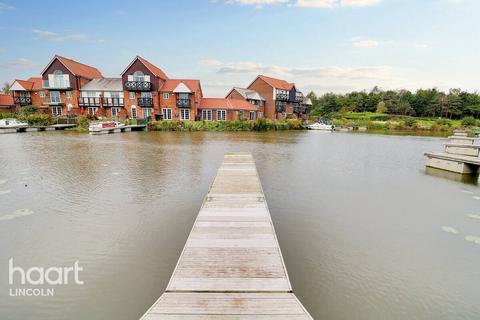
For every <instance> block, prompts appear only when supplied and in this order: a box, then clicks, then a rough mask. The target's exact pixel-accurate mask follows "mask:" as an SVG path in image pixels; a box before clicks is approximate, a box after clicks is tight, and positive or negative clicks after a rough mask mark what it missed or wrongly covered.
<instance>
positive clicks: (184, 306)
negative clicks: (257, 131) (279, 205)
mask: <svg viewBox="0 0 480 320" xmlns="http://www.w3.org/2000/svg"><path fill="white" fill-rule="evenodd" d="M159 319H237V320H238V319H285V320H286V319H294V320H300V319H313V318H312V317H311V316H310V314H309V313H308V311H307V310H306V309H305V308H304V306H303V305H302V304H301V302H300V301H299V300H298V299H297V297H296V296H295V295H294V294H293V291H292V286H291V284H290V280H289V278H288V273H287V269H286V267H285V263H284V261H283V257H282V253H281V250H280V246H279V244H278V241H277V237H276V234H275V229H274V226H273V223H272V219H271V216H270V212H269V210H268V206H267V202H266V200H265V195H264V193H263V189H262V186H261V182H260V178H259V175H258V172H257V169H256V166H255V162H254V160H253V156H252V155H251V154H250V153H227V154H225V155H224V159H223V162H222V164H221V166H220V168H219V169H218V171H217V174H216V177H215V179H214V181H213V184H212V185H211V186H210V190H209V192H208V194H207V195H206V197H205V199H204V201H203V204H202V207H201V209H200V211H199V214H198V216H197V218H196V220H195V223H194V225H193V228H192V230H191V232H190V234H189V236H188V239H187V242H186V244H185V246H184V248H183V251H182V253H181V255H180V258H179V260H178V262H177V265H176V267H175V270H174V272H173V274H172V276H171V278H170V281H169V283H168V285H167V288H166V290H165V292H164V293H163V294H162V295H161V296H160V298H159V299H158V300H157V301H156V302H155V303H154V304H153V305H152V307H151V308H150V309H149V310H148V311H147V312H146V313H145V314H144V315H143V316H142V317H141V320H159Z"/></svg>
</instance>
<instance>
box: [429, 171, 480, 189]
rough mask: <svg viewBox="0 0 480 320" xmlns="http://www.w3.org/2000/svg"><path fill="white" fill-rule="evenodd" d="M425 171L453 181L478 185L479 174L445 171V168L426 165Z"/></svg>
mask: <svg viewBox="0 0 480 320" xmlns="http://www.w3.org/2000/svg"><path fill="white" fill-rule="evenodd" d="M425 173H426V174H428V175H430V176H434V177H439V178H442V179H449V180H452V181H457V182H462V183H465V184H473V185H478V175H469V174H459V173H455V172H450V171H445V170H440V169H437V168H430V167H426V169H425Z"/></svg>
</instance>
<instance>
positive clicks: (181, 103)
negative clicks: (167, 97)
mask: <svg viewBox="0 0 480 320" xmlns="http://www.w3.org/2000/svg"><path fill="white" fill-rule="evenodd" d="M177 108H190V99H177Z"/></svg>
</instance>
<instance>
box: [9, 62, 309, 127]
mask: <svg viewBox="0 0 480 320" xmlns="http://www.w3.org/2000/svg"><path fill="white" fill-rule="evenodd" d="M10 91H11V95H10V96H5V95H3V96H2V95H0V108H2V110H10V111H13V110H19V109H20V108H21V107H22V106H28V105H32V106H37V107H38V108H39V109H40V110H41V111H43V112H48V113H51V114H53V115H55V116H74V115H79V114H88V115H92V116H98V117H112V118H116V119H121V120H123V119H147V118H149V119H155V120H206V121H209V120H237V119H240V118H243V119H248V120H255V119H257V118H262V117H265V118H268V119H272V120H281V119H284V118H286V117H287V116H289V115H290V116H293V117H297V118H301V119H305V118H306V117H307V115H308V112H309V110H310V107H311V101H310V100H309V99H307V98H306V97H305V96H304V95H303V93H302V92H301V91H300V90H298V89H297V87H296V86H295V84H293V83H289V82H287V81H284V80H280V79H275V78H272V77H267V76H263V75H259V76H257V77H256V78H255V80H254V81H253V82H252V83H251V84H250V85H249V86H248V87H246V88H237V87H234V88H233V89H232V90H231V91H230V92H229V93H228V94H227V96H226V97H225V98H205V97H204V96H203V93H202V86H201V84H200V80H192V79H173V78H170V77H168V76H167V74H166V73H165V72H164V71H162V69H160V68H158V67H157V66H155V65H154V64H152V63H151V62H149V61H147V60H146V59H144V58H142V57H139V56H137V57H135V59H133V61H132V62H131V63H130V64H129V65H128V66H127V67H126V68H125V70H124V71H123V72H122V73H121V77H119V78H107V77H104V76H103V75H102V73H101V72H100V71H99V70H98V69H97V68H94V67H91V66H88V65H85V64H82V63H80V62H77V61H74V60H72V59H68V58H65V57H62V56H58V55H57V56H55V57H54V58H53V59H52V60H51V61H50V62H49V63H48V64H47V66H46V67H45V69H43V71H42V72H41V77H32V78H29V79H27V80H15V81H14V82H13V84H12V85H11V87H10Z"/></svg>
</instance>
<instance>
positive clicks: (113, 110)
mask: <svg viewBox="0 0 480 320" xmlns="http://www.w3.org/2000/svg"><path fill="white" fill-rule="evenodd" d="M119 113H120V108H112V117H118V114H119Z"/></svg>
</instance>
